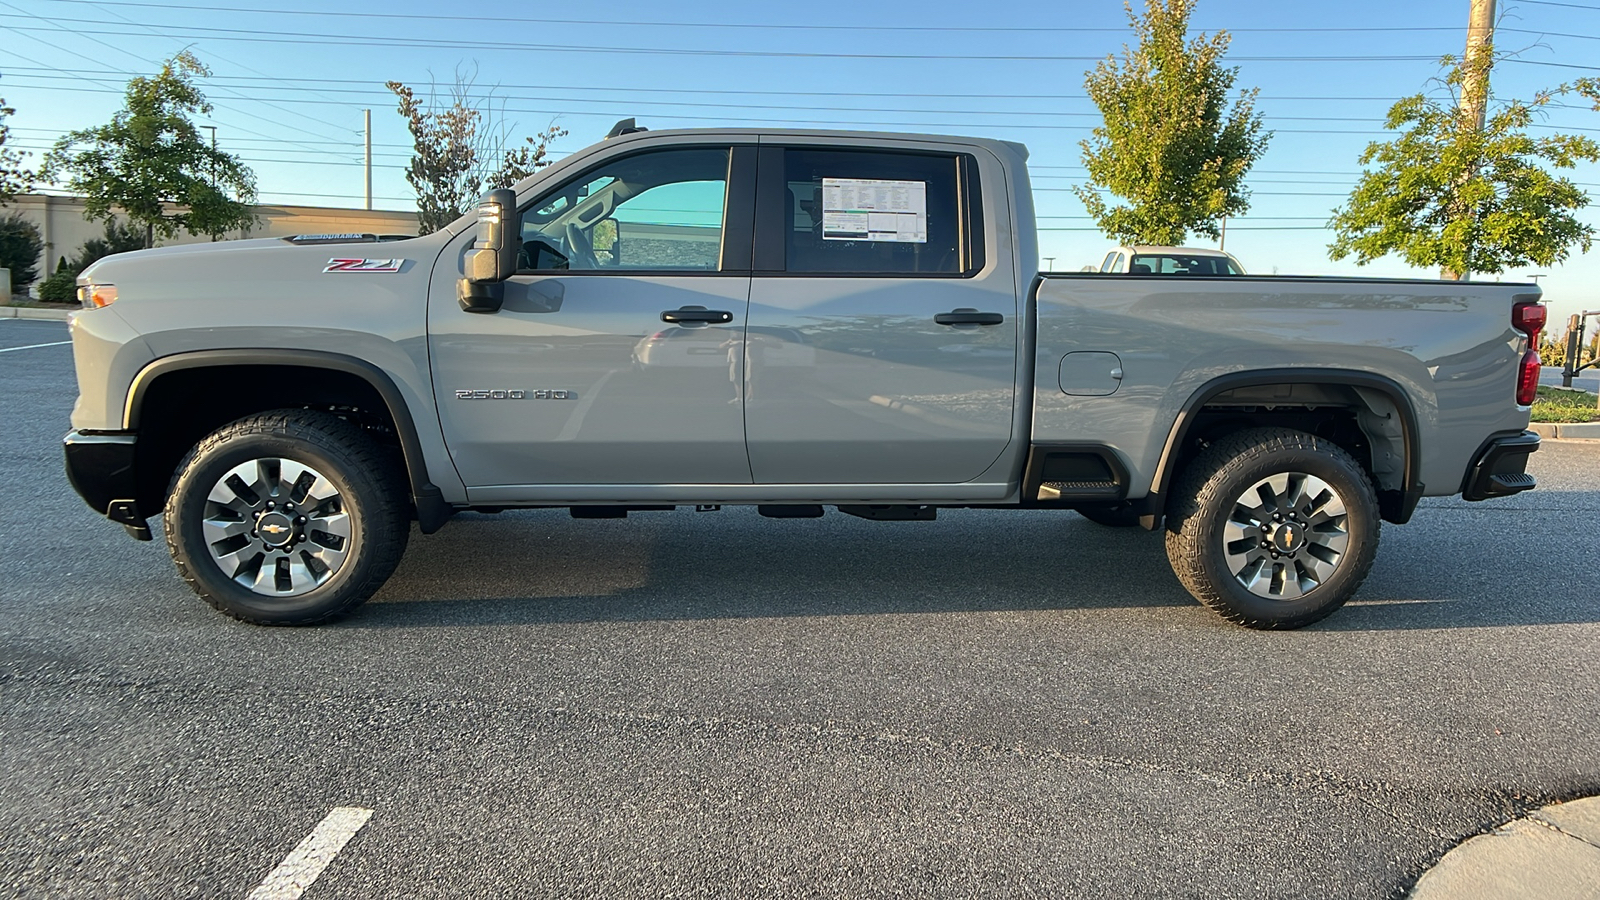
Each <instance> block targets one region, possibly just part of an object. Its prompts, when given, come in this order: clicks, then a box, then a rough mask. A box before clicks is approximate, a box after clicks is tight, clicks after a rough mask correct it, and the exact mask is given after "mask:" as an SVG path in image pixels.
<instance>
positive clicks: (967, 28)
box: [51, 0, 1461, 34]
mask: <svg viewBox="0 0 1600 900" xmlns="http://www.w3.org/2000/svg"><path fill="white" fill-rule="evenodd" d="M51 2H55V3H90V4H92V5H95V6H130V7H140V8H147V9H177V10H192V11H200V12H226V13H247V14H258V15H290V16H324V17H339V18H352V19H384V20H393V19H413V20H422V21H430V22H492V23H494V24H496V25H502V26H503V25H540V26H548V25H587V26H599V27H604V28H623V27H628V28H634V27H637V28H724V29H754V30H759V31H924V32H954V33H958V34H969V33H975V32H998V33H1024V34H1038V33H1065V34H1079V33H1085V32H1094V33H1114V34H1127V33H1129V30H1130V29H1129V28H1128V26H1126V25H1123V26H1120V27H1081V26H1051V25H1045V26H1025V25H1015V26H999V25H801V24H781V23H780V24H768V23H754V22H667V21H657V22H650V21H644V22H640V21H618V20H614V19H542V18H541V19H519V18H515V17H504V16H441V15H426V14H422V13H400V12H384V13H364V12H346V11H336V10H320V9H319V10H311V9H281V8H272V9H262V8H259V7H241V6H189V5H184V4H178V3H136V2H116V3H106V2H103V0H51ZM1196 30H1197V31H1206V30H1210V31H1223V30H1225V31H1228V32H1229V33H1232V34H1246V33H1273V34H1277V33H1327V32H1415V31H1460V30H1461V29H1460V28H1458V27H1454V26H1446V25H1426V26H1324V27H1320V28H1255V27H1249V28H1226V29H1222V28H1212V29H1196Z"/></svg>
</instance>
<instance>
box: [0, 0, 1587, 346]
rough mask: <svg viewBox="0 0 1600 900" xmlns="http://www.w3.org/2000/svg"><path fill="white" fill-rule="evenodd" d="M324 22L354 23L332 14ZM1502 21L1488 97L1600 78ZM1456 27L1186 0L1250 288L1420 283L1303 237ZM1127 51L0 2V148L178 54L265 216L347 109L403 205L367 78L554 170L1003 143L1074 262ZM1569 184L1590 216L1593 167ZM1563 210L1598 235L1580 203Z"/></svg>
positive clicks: (800, 9) (1013, 38)
mask: <svg viewBox="0 0 1600 900" xmlns="http://www.w3.org/2000/svg"><path fill="white" fill-rule="evenodd" d="M297 10H298V11H297ZM335 10H336V11H338V12H339V13H348V14H353V15H328V14H327V13H328V12H330V11H335ZM458 14H464V15H476V16H483V17H492V16H495V15H504V16H507V17H520V20H519V21H508V20H505V19H502V20H499V21H495V20H492V19H489V18H485V19H479V20H472V19H467V18H460V17H456V16H457V15H458ZM1500 14H1501V22H1500V24H1501V31H1500V34H1499V40H1498V43H1499V45H1500V47H1501V48H1502V49H1509V50H1520V51H1521V52H1520V55H1519V57H1518V60H1519V61H1517V62H1508V63H1504V64H1502V65H1500V66H1498V67H1497V68H1496V69H1495V72H1494V89H1495V92H1496V94H1497V95H1499V96H1502V97H1527V96H1530V95H1531V94H1532V93H1533V92H1534V91H1536V90H1538V89H1539V88H1541V87H1549V86H1554V85H1556V84H1559V83H1561V82H1563V81H1570V80H1572V79H1573V78H1576V77H1579V76H1582V75H1600V0H1563V2H1561V3H1553V2H1537V3H1536V2H1533V0H1521V2H1506V0H1502V2H1501V8H1500ZM430 17H434V18H430ZM439 17H446V18H439ZM450 17H454V18H450ZM1466 18H1467V0H1414V2H1410V3H1394V2H1392V0H1391V2H1382V3H1380V2H1375V0H1350V2H1345V3H1340V4H1332V3H1316V4H1311V3H1283V2H1281V0H1278V2H1270V3H1269V2H1262V0H1200V2H1199V3H1198V10H1197V12H1196V14H1195V17H1194V25H1195V27H1196V28H1197V29H1199V30H1206V31H1211V30H1215V29H1218V28H1226V29H1228V30H1230V31H1231V32H1232V33H1233V45H1232V49H1231V51H1230V55H1229V60H1230V62H1233V63H1235V64H1237V65H1238V66H1239V67H1240V69H1241V71H1240V76H1239V82H1238V83H1239V85H1240V86H1241V87H1252V86H1253V87H1259V88H1260V89H1261V100H1260V103H1259V107H1260V109H1261V110H1262V111H1263V112H1264V113H1265V114H1266V119H1267V123H1268V126H1269V127H1270V128H1272V129H1273V130H1274V131H1275V132H1276V134H1275V136H1274V138H1273V140H1272V143H1271V145H1270V147H1269V149H1268V152H1267V154H1266V156H1265V158H1264V159H1263V160H1262V161H1261V162H1260V163H1259V164H1258V165H1257V166H1256V168H1255V170H1254V171H1253V173H1252V174H1251V176H1250V180H1249V184H1250V187H1251V188H1252V190H1253V191H1254V201H1253V205H1252V207H1251V210H1250V213H1249V215H1247V216H1245V217H1243V218H1240V219H1236V220H1233V221H1232V222H1231V223H1230V227H1229V231H1228V249H1229V250H1230V251H1232V252H1234V253H1235V254H1236V255H1238V256H1239V257H1240V258H1241V259H1242V260H1243V261H1244V263H1245V265H1246V266H1247V267H1248V268H1249V269H1250V270H1251V271H1253V272H1260V273H1267V272H1271V271H1273V270H1276V271H1278V272H1280V273H1284V274H1289V273H1295V274H1370V275H1418V274H1421V275H1425V276H1429V277H1431V276H1432V275H1433V274H1434V273H1432V272H1426V273H1419V272H1416V271H1415V270H1411V269H1409V268H1408V267H1406V266H1405V265H1404V264H1403V263H1401V262H1399V261H1398V260H1383V261H1380V262H1378V263H1374V264H1372V265H1370V266H1367V267H1365V268H1362V269H1357V268H1356V267H1355V266H1354V264H1352V263H1348V262H1346V263H1332V262H1330V261H1329V260H1328V258H1327V253H1326V245H1327V243H1328V241H1329V237H1330V236H1329V233H1328V232H1327V231H1325V230H1322V226H1323V223H1324V222H1325V221H1326V219H1327V216H1328V214H1329V211H1330V210H1331V209H1332V208H1333V207H1334V206H1336V205H1338V204H1339V203H1340V202H1341V200H1342V199H1343V198H1344V197H1345V196H1346V195H1347V194H1348V192H1349V189H1350V187H1351V186H1352V185H1353V183H1354V180H1355V177H1356V174H1357V172H1358V168H1359V167H1358V166H1357V164H1356V157H1357V155H1358V154H1359V152H1360V151H1361V149H1362V147H1364V146H1365V145H1366V143H1367V142H1368V141H1371V140H1374V139H1377V138H1380V137H1381V136H1382V135H1383V131H1382V127H1381V121H1382V117H1383V115H1384V113H1385V112H1386V110H1387V109H1388V107H1389V105H1390V104H1391V103H1392V102H1393V101H1394V99H1396V98H1398V97H1400V96H1403V95H1406V94H1410V93H1415V92H1417V91H1418V90H1423V89H1426V88H1428V87H1429V86H1430V85H1429V79H1430V78H1432V77H1434V76H1435V75H1437V74H1438V67H1437V65H1436V60H1437V58H1438V57H1439V56H1441V55H1443V54H1445V53H1458V54H1459V53H1460V52H1461V48H1462V45H1463V42H1464V40H1465V33H1466V28H1465V25H1466ZM540 19H544V20H545V21H538V20H540ZM551 20H556V21H551ZM668 23H677V24H668ZM743 26H748V27H743ZM975 29H988V30H975ZM1274 29H1280V30H1274ZM1308 29H1309V30H1308ZM1327 29H1366V30H1327ZM1127 38H1128V31H1127V27H1126V19H1125V16H1124V13H1123V10H1122V7H1121V5H1120V3H1115V2H1111V0H1093V2H1088V0H1079V2H1075V3H1059V2H1057V3H1036V2H1026V3H1007V4H989V5H983V4H972V3H970V2H968V3H954V2H944V0H937V2H918V3H877V4H860V3H845V2H837V0H816V2H810V3H806V4H753V3H747V2H741V3H733V2H707V0H686V2H680V3H674V4H660V3H650V2H643V0H615V2H607V3H603V4H600V3H568V4H549V3H542V4H520V5H518V4H502V5H484V4H445V3H427V2H420V0H395V2H387V3H375V2H365V0H358V2H349V3H341V4H326V5H324V4H318V3H313V2H310V0H273V2H272V3H267V2H265V0H219V2H214V3H203V2H200V0H141V2H130V0H106V2H99V0H94V2H89V0H0V96H4V97H5V98H6V99H7V101H8V102H9V103H10V104H11V105H12V106H14V107H15V108H16V110H17V112H16V114H15V115H14V116H13V117H12V118H11V119H10V124H11V125H12V126H13V132H12V140H13V142H14V143H15V144H16V145H17V146H20V147H24V148H32V149H34V150H36V151H37V150H41V149H43V148H44V147H46V146H48V144H49V142H50V141H52V140H53V139H54V138H55V137H56V136H58V135H59V134H60V133H61V132H62V131H65V130H68V129H72V128H81V127H86V126H90V125H95V124H99V123H101V122H104V121H105V120H107V119H108V118H109V117H110V116H111V114H112V112H113V111H114V110H115V109H116V108H117V107H118V106H119V105H120V99H121V97H120V94H121V85H122V84H123V83H125V82H126V80H127V78H128V77H129V76H130V75H131V74H138V73H148V72H151V71H153V70H154V69H155V67H156V64H157V63H158V62H159V61H160V60H161V59H162V58H164V57H166V56H169V55H171V54H172V53H174V52H176V51H177V50H179V49H182V48H184V47H190V48H191V49H193V50H194V51H195V52H196V53H197V54H198V55H199V56H200V58H201V59H202V60H203V61H204V62H206V63H207V64H208V65H210V66H211V67H212V69H213V71H214V73H215V77H214V78H212V79H210V80H209V81H208V82H207V83H206V85H205V89H206V91H207V93H208V95H209V96H210V98H211V99H212V100H213V102H214V103H215V104H216V107H217V108H216V110H215V115H214V116H213V118H212V119H211V120H209V121H208V122H207V124H212V125H215V126H216V128H217V138H218V142H219V144H220V146H222V147H223V148H224V149H227V150H229V151H232V152H235V153H238V154H239V155H240V156H242V157H243V158H244V159H245V160H246V161H247V162H248V163H249V164H250V165H251V167H252V168H254V170H255V172H256V174H257V178H258V184H259V188H260V190H261V193H262V198H263V200H264V201H267V202H285V203H287V202H300V203H307V204H315V205H326V206H357V205H360V202H361V192H362V168H361V164H360V161H361V110H362V109H363V108H371V109H372V110H373V122H374V129H373V130H374V140H375V143H376V145H377V147H376V151H377V154H378V156H377V163H378V166H379V167H378V169H377V170H376V173H375V176H374V193H375V194H376V195H377V197H378V198H379V199H378V200H377V201H376V205H377V206H379V207H380V208H392V209H406V208H410V206H411V193H410V189H409V187H408V186H407V185H406V183H405V182H404V180H403V178H402V175H401V171H400V169H401V166H402V165H403V163H404V161H405V159H406V157H407V148H408V146H409V145H408V143H407V141H408V135H407V134H406V131H405V127H404V122H403V120H402V119H401V118H400V116H399V115H398V114H397V113H396V112H395V106H394V102H393V97H392V95H390V94H389V93H388V92H387V91H386V90H385V89H384V88H383V82H384V81H386V80H389V79H395V80H399V81H403V82H406V83H408V84H411V85H413V86H417V87H425V86H426V85H427V84H428V83H429V81H430V80H433V81H436V82H439V83H440V84H448V83H450V82H451V81H453V79H454V72H455V71H456V69H457V68H458V67H461V68H465V69H467V70H472V69H475V70H476V73H477V75H476V83H477V87H478V90H479V91H480V92H482V93H487V92H489V91H490V89H491V88H492V89H494V94H495V96H497V97H498V98H499V101H498V103H499V105H500V106H502V107H503V109H504V117H505V119H506V120H507V121H508V122H509V123H512V124H514V134H517V135H519V136H520V135H522V134H527V133H532V132H533V131H536V130H538V129H539V128H542V127H543V126H544V125H546V124H548V123H549V122H551V121H552V120H553V121H555V122H557V123H558V124H560V125H561V126H562V127H565V128H567V129H569V130H570V131H571V132H572V133H571V135H570V136H568V137H566V138H564V139H562V140H561V141H559V142H558V143H557V144H556V145H555V149H556V150H557V151H560V152H570V151H572V150H575V149H578V148H580V147H582V146H584V145H586V144H588V143H591V142H592V141H594V140H597V139H599V138H600V137H601V136H603V135H604V134H605V132H606V131H607V130H608V129H609V128H610V126H611V124H612V123H613V122H615V121H616V120H617V119H619V118H623V117H626V116H636V117H638V119H639V121H640V124H642V125H647V126H650V127H653V128H669V127H694V126H714V125H747V126H761V125H771V126H775V127H779V126H800V127H804V126H821V127H843V128H848V127H864V128H881V129H887V130H906V131H924V132H942V133H953V134H975V135H983V136H990V137H999V138H1005V139H1009V140H1016V141H1022V142H1024V143H1026V144H1027V145H1028V146H1029V147H1030V148H1031V149H1032V154H1033V155H1032V163H1033V166H1034V184H1035V189H1036V191H1037V194H1036V200H1037V204H1038V212H1039V216H1040V222H1039V224H1040V226H1041V227H1042V228H1044V229H1047V230H1046V231H1044V232H1043V236H1042V241H1041V245H1042V253H1043V255H1044V256H1046V257H1053V258H1054V260H1055V262H1054V265H1055V267H1056V268H1057V269H1064V270H1071V269H1076V268H1078V267H1079V266H1082V265H1084V264H1086V263H1090V262H1096V261H1098V259H1099V258H1100V256H1101V255H1102V253H1103V250H1104V248H1105V247H1106V246H1107V245H1108V244H1109V243H1110V242H1109V241H1107V240H1106V239H1105V238H1104V237H1102V236H1101V235H1099V234H1098V233H1097V232H1096V231H1095V230H1094V229H1093V228H1092V225H1091V223H1090V222H1089V221H1088V220H1087V219H1086V218H1084V217H1083V216H1084V211H1083V208H1082V206H1081V205H1080V204H1079V203H1078V202H1077V200H1076V199H1075V198H1074V197H1073V195H1072V194H1071V193H1070V190H1069V189H1070V188H1071V186H1072V185H1073V184H1076V183H1079V182H1080V181H1081V179H1082V178H1083V174H1084V173H1083V170H1082V168H1081V161H1080V151H1079V147H1078V142H1079V141H1080V140H1082V139H1083V138H1084V137H1085V136H1086V135H1087V132H1088V129H1089V128H1090V127H1091V126H1092V125H1093V124H1094V123H1095V122H1096V121H1097V118H1098V117H1097V114H1096V112H1095V108H1094V106H1093V104H1091V103H1090V102H1089V101H1088V99H1087V98H1086V97H1085V95H1084V91H1083V76H1084V72H1085V71H1086V70H1087V69H1089V68H1091V67H1092V66H1093V64H1094V60H1096V59H1098V58H1100V57H1103V56H1105V55H1106V54H1108V53H1113V52H1116V51H1118V50H1119V49H1120V48H1121V46H1122V44H1123V43H1124V41H1125V40H1127ZM496 86H498V87H496ZM1570 102H1571V103H1572V108H1564V109H1554V110H1551V112H1550V115H1549V116H1548V117H1547V119H1546V120H1545V122H1544V124H1545V125H1547V126H1551V127H1550V128H1541V129H1538V130H1539V131H1552V130H1555V129H1563V130H1573V131H1576V130H1578V129H1585V130H1586V133H1589V134H1591V136H1594V137H1597V138H1600V113H1596V112H1593V111H1591V110H1590V109H1589V108H1588V107H1587V106H1581V105H1578V101H1577V100H1572V101H1570ZM35 161H37V155H36V156H35ZM1569 177H1572V178H1573V179H1574V180H1576V181H1578V182H1580V183H1581V184H1583V185H1584V186H1585V188H1586V189H1587V190H1589V191H1590V192H1591V194H1592V195H1593V196H1594V197H1595V198H1596V199H1597V200H1600V167H1596V166H1584V167H1582V168H1580V169H1578V170H1576V171H1575V173H1573V174H1571V175H1570V176H1569ZM1584 217H1585V219H1586V220H1587V221H1589V222H1591V223H1593V224H1596V225H1597V226H1600V212H1597V211H1596V208H1595V207H1590V209H1589V210H1587V211H1585V214H1584ZM1534 271H1536V270H1532V269H1530V270H1524V271H1516V272H1510V273H1507V275H1506V276H1505V277H1506V278H1507V279H1508V280H1510V279H1518V280H1521V279H1522V278H1524V277H1525V276H1527V275H1529V274H1532V273H1533V272H1534ZM1543 284H1544V286H1545V289H1546V295H1547V297H1548V298H1549V299H1550V300H1551V302H1552V305H1553V307H1554V310H1553V311H1554V312H1555V313H1556V314H1557V315H1565V314H1566V313H1568V312H1571V311H1572V310H1574V309H1577V308H1579V307H1584V308H1591V309H1593V308H1600V246H1597V247H1596V249H1595V250H1594V251H1593V252H1591V253H1590V254H1589V255H1588V256H1587V257H1584V258H1575V259H1573V260H1570V261H1569V262H1568V263H1567V264H1566V265H1564V266H1561V267H1556V268H1554V269H1552V270H1551V271H1550V272H1549V273H1548V277H1546V278H1545V279H1543Z"/></svg>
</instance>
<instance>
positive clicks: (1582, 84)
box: [1574, 78, 1600, 112]
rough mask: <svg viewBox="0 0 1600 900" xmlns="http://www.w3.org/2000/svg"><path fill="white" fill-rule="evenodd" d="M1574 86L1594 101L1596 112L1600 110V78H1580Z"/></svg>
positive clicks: (1585, 96)
mask: <svg viewBox="0 0 1600 900" xmlns="http://www.w3.org/2000/svg"><path fill="white" fill-rule="evenodd" d="M1574 88H1575V89H1576V90H1577V92H1578V93H1579V94H1582V95H1583V96H1584V98H1586V99H1588V100H1590V101H1592V102H1593V103H1594V111H1595V112H1600V78H1579V79H1578V82H1577V84H1576V85H1574Z"/></svg>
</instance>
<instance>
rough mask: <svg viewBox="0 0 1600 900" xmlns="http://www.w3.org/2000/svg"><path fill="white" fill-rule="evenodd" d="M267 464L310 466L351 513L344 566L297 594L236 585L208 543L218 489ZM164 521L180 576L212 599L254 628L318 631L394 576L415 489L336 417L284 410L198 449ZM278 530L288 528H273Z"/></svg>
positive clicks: (394, 463) (242, 422)
mask: <svg viewBox="0 0 1600 900" xmlns="http://www.w3.org/2000/svg"><path fill="white" fill-rule="evenodd" d="M263 459H265V460H281V461H287V462H293V463H296V464H298V465H301V466H306V467H310V468H311V469H312V470H314V471H315V472H316V473H317V474H320V475H321V476H322V477H323V478H325V479H326V481H327V482H328V483H330V484H331V486H332V489H333V490H335V491H337V494H336V495H335V496H336V498H337V505H336V507H335V508H336V509H337V511H338V512H339V513H340V514H342V515H343V516H345V517H347V522H348V530H349V531H350V535H349V536H348V537H347V538H345V539H344V540H345V541H347V542H348V544H347V545H344V544H341V546H342V547H343V552H344V554H345V555H344V556H343V558H342V560H341V561H340V562H339V565H338V568H337V569H336V570H333V571H331V572H329V573H326V574H325V576H324V577H325V580H324V581H322V582H321V583H318V584H316V586H315V587H312V588H310V589H309V590H305V592H304V593H301V594H298V595H295V596H268V595H267V594H264V593H261V592H258V591H257V590H253V589H252V588H251V587H249V586H246V585H244V584H241V583H240V582H238V581H236V580H234V578H233V577H232V576H231V575H230V573H228V572H227V571H225V570H224V563H222V562H221V561H219V558H218V557H217V556H215V555H214V553H213V549H212V547H213V545H212V544H210V543H208V542H207V538H206V532H205V525H204V524H203V520H204V519H205V517H206V515H207V512H206V510H207V508H208V504H209V505H211V506H212V508H213V511H215V504H211V503H210V501H208V495H209V494H210V493H211V492H212V491H213V488H214V487H215V486H217V485H218V484H219V480H221V479H224V478H225V477H226V476H227V475H228V474H229V472H230V471H231V470H234V469H235V468H236V467H238V466H240V465H242V464H247V463H250V462H251V461H252V460H263ZM273 496H276V495H273ZM164 520H165V521H164V524H165V530H166V538H167V549H168V550H169V551H170V552H171V553H172V559H173V562H174V563H176V564H177V567H178V574H179V575H181V576H182V577H183V580H184V581H185V582H187V583H188V585H189V587H190V588H192V589H193V590H194V592H195V593H196V594H198V595H200V597H201V598H202V599H204V600H205V601H206V602H207V603H209V604H211V605H212V606H214V607H216V608H217V609H218V610H220V611H222V612H224V613H226V614H227V615H229V616H232V617H233V618H235V619H239V620H241V621H244V622H250V623H253V624H257V625H315V624H319V623H323V622H329V621H332V620H334V619H337V618H339V617H341V616H344V615H346V614H348V613H349V612H350V611H351V610H353V609H355V608H356V607H357V606H359V605H360V604H361V603H363V602H364V601H366V600H367V599H368V598H369V597H371V596H372V595H373V594H374V593H376V592H377V590H378V589H379V588H380V587H382V586H383V583H384V582H385V581H387V580H388V578H389V576H390V575H392V574H394V570H395V567H396V566H398V565H399V564H400V557H401V555H402V554H403V553H404V552H405V548H406V541H407V539H408V538H409V537H410V533H411V504H410V492H409V491H408V489H407V487H406V480H405V474H404V469H403V465H402V463H401V461H400V459H399V452H398V451H397V450H394V449H393V448H389V447H385V446H383V445H381V444H379V443H378V442H376V441H374V440H373V439H372V438H371V437H369V436H368V435H367V434H365V433H364V432H363V431H362V430H361V429H360V428H359V427H357V426H356V425H354V424H352V423H350V422H348V421H345V420H344V419H341V418H339V417H338V416H335V415H333V414H331V413H326V412H320V411H316V410H306V409H280V410H274V411H271V412H265V413H260V414H257V415H252V416H247V417H245V418H243V419H239V420H238V421H236V422H232V423H230V424H228V425H225V426H223V427H222V428H220V429H218V430H217V431H215V432H212V433H211V434H210V435H209V436H207V437H206V438H205V439H204V440H202V441H201V442H200V443H199V444H198V445H196V446H195V448H194V449H193V450H191V451H190V452H189V454H188V455H187V456H186V457H184V459H183V462H181V463H180V464H179V465H178V469H177V472H176V473H175V474H174V476H173V481H172V485H171V488H170V490H169V491H168V492H167V503H166V508H165V511H164ZM274 530H276V531H279V532H281V531H282V530H283V529H282V528H281V527H279V526H277V525H276V523H274ZM255 534H256V533H255V532H253V531H252V532H251V535H255ZM252 539H254V538H252ZM261 546H262V547H263V548H264V547H265V545H264V544H263V545H261ZM306 547H307V548H309V549H318V548H317V547H316V546H315V545H311V544H307V545H306ZM292 550H293V548H292V547H291V548H290V550H289V551H284V552H292ZM313 574H320V573H313ZM279 583H280V584H281V582H279Z"/></svg>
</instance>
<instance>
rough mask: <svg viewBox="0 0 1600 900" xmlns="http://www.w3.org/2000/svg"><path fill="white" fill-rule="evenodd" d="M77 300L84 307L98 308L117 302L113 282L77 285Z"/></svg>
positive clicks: (115, 287) (115, 288)
mask: <svg viewBox="0 0 1600 900" xmlns="http://www.w3.org/2000/svg"><path fill="white" fill-rule="evenodd" d="M78 302H79V303H82V304H83V308H84V309H100V308H101V307H104V306H110V305H111V304H113V303H115V302H117V286H116V285H114V284H85V285H80V286H79V287H78Z"/></svg>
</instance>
